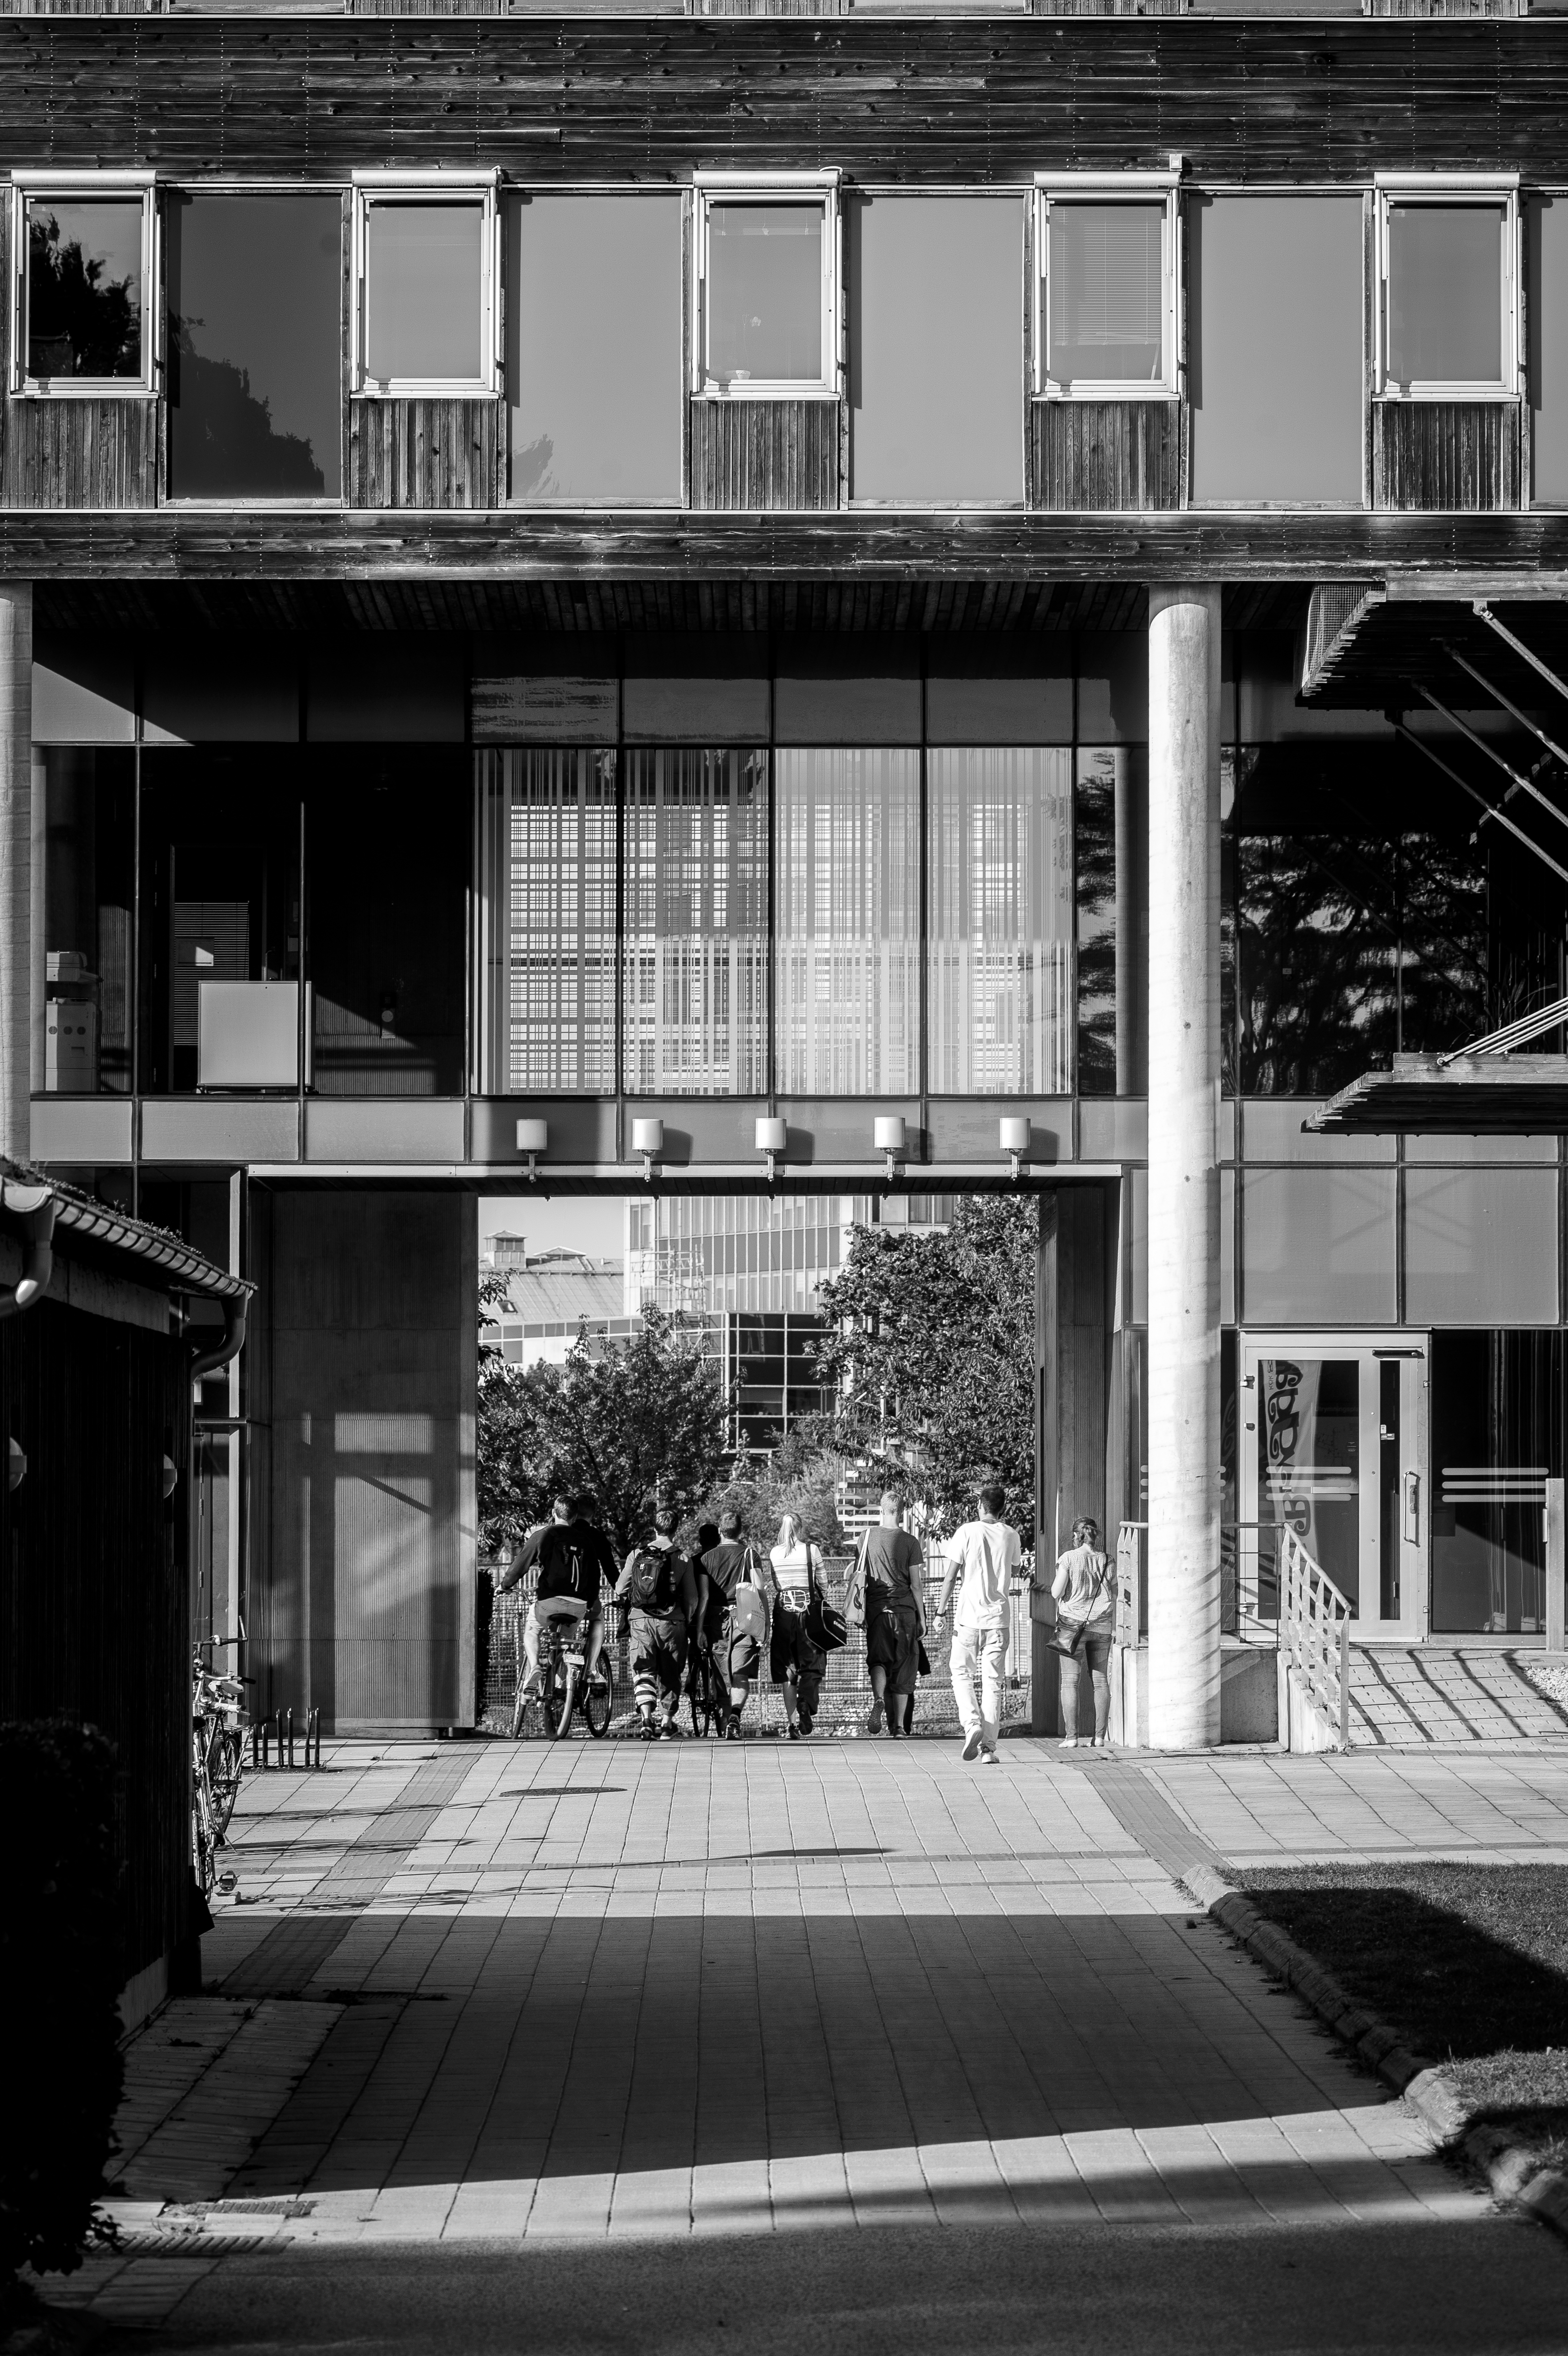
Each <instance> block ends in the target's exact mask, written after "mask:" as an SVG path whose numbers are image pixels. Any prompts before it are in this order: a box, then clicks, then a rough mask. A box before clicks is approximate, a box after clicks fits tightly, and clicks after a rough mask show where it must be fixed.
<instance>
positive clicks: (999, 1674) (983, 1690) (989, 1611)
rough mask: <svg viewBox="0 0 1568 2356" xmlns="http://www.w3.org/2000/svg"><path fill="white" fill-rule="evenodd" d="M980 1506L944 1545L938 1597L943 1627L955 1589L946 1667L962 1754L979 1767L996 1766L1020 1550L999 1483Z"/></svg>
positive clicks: (938, 1616)
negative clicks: (1010, 1591) (1010, 1605)
mask: <svg viewBox="0 0 1568 2356" xmlns="http://www.w3.org/2000/svg"><path fill="white" fill-rule="evenodd" d="M978 1502H979V1508H980V1511H979V1518H978V1519H977V1520H976V1521H973V1522H964V1523H962V1524H961V1525H960V1526H959V1527H958V1528H957V1529H955V1531H954V1533H953V1536H952V1537H950V1538H949V1539H948V1541H947V1576H946V1578H945V1579H944V1580H943V1582H942V1593H941V1595H940V1596H939V1597H938V1599H937V1604H936V1619H937V1623H938V1625H939V1626H940V1624H941V1623H942V1622H943V1621H944V1620H945V1618H946V1617H947V1606H948V1602H949V1601H950V1599H951V1597H952V1594H953V1590H954V1588H955V1586H956V1587H957V1590H958V1606H957V1609H956V1611H955V1612H954V1615H953V1651H952V1659H951V1667H952V1673H953V1698H954V1699H955V1702H956V1703H957V1704H958V1716H959V1719H961V1721H962V1723H963V1727H964V1756H965V1759H974V1758H976V1756H978V1758H979V1759H980V1760H981V1762H983V1764H984V1765H986V1766H987V1767H994V1766H995V1765H996V1763H997V1730H998V1728H999V1727H1000V1725H1001V1722H1002V1679H1003V1677H1004V1676H1005V1674H1006V1671H1007V1665H1008V1588H1009V1586H1010V1585H1011V1581H1012V1575H1013V1573H1014V1571H1015V1570H1017V1569H1018V1567H1019V1561H1020V1559H1021V1557H1022V1551H1023V1550H1022V1548H1021V1547H1020V1546H1019V1534H1018V1532H1017V1530H1015V1529H1014V1528H1013V1526H1012V1525H1011V1523H1010V1522H1004V1521H1003V1519H1002V1508H1003V1506H1004V1505H1006V1504H1007V1502H1008V1499H1007V1492H1006V1490H1005V1489H1004V1488H1003V1487H1002V1484H1001V1483H1000V1482H999V1481H987V1483H986V1485H985V1487H984V1488H983V1489H982V1490H981V1492H980V1495H979V1501H978ZM976 1676H978V1677H979V1680H980V1698H979V1700H978V1702H976V1698H975V1679H976Z"/></svg>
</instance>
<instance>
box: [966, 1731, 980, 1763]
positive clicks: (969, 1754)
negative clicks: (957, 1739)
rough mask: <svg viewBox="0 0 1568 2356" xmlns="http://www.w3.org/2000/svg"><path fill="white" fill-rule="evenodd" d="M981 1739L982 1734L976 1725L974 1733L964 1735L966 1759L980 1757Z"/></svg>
mask: <svg viewBox="0 0 1568 2356" xmlns="http://www.w3.org/2000/svg"><path fill="white" fill-rule="evenodd" d="M980 1741H981V1736H980V1730H979V1728H978V1727H976V1729H975V1730H974V1732H973V1733H972V1734H966V1735H965V1737H964V1756H965V1759H975V1758H977V1757H978V1755H979V1751H980Z"/></svg>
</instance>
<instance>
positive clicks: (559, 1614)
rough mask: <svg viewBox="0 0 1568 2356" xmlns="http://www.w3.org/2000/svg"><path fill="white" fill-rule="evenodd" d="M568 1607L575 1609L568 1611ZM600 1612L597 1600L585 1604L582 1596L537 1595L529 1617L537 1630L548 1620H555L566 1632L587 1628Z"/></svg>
mask: <svg viewBox="0 0 1568 2356" xmlns="http://www.w3.org/2000/svg"><path fill="white" fill-rule="evenodd" d="M568 1605H571V1606H572V1607H573V1608H572V1609H571V1610H568V1609H567V1607H568ZM598 1611H599V1604H598V1600H597V1598H595V1600H594V1601H592V1603H584V1602H583V1601H582V1598H581V1595H569V1594H562V1595H536V1596H535V1598H534V1600H533V1601H532V1602H531V1603H530V1604H529V1606H528V1617H529V1618H530V1619H531V1620H532V1622H533V1623H534V1626H535V1627H536V1628H542V1627H543V1626H544V1624H545V1622H546V1621H547V1620H553V1621H554V1622H555V1624H556V1626H557V1627H558V1628H560V1629H561V1630H562V1631H565V1630H567V1629H570V1628H584V1627H586V1626H587V1624H588V1622H590V1621H591V1620H592V1619H594V1618H595V1617H596V1616H597V1614H598Z"/></svg>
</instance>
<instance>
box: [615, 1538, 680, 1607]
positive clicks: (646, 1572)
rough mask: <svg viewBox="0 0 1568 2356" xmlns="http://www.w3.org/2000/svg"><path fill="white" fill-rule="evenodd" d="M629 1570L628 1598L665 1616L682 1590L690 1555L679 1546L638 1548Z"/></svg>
mask: <svg viewBox="0 0 1568 2356" xmlns="http://www.w3.org/2000/svg"><path fill="white" fill-rule="evenodd" d="M626 1569H627V1580H626V1601H627V1602H628V1603H629V1604H630V1605H631V1606H632V1608H633V1610H634V1611H635V1612H652V1613H654V1614H655V1616H656V1618H659V1619H662V1618H663V1617H664V1615H665V1613H666V1612H669V1611H670V1610H672V1609H673V1607H674V1604H675V1600H676V1597H677V1595H678V1594H679V1592H680V1582H681V1576H682V1574H683V1572H684V1571H685V1569H686V1557H685V1556H684V1555H683V1554H682V1553H681V1552H680V1550H679V1548H678V1547H637V1549H636V1551H635V1554H634V1555H633V1556H632V1558H631V1560H630V1562H629V1563H628V1564H627V1566H626Z"/></svg>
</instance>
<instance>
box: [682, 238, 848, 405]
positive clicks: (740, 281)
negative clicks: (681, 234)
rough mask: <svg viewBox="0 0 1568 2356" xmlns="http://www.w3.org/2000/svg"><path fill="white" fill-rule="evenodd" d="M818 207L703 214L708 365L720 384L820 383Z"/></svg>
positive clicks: (820, 249) (820, 278)
mask: <svg viewBox="0 0 1568 2356" xmlns="http://www.w3.org/2000/svg"><path fill="white" fill-rule="evenodd" d="M825 220H826V214H825V211H824V209H823V207H822V206H821V205H800V204H794V205H768V204H724V203H715V204H712V205H710V206H709V214H708V289H707V292H708V367H709V373H710V374H711V375H713V376H715V377H717V378H718V379H719V380H720V382H721V383H731V382H733V383H737V384H744V383H747V382H749V381H752V380H755V381H756V382H758V383H762V384H795V383H803V384H817V383H820V382H821V380H822V375H823V359H822V316H823V305H822V238H823V229H824V223H825Z"/></svg>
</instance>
